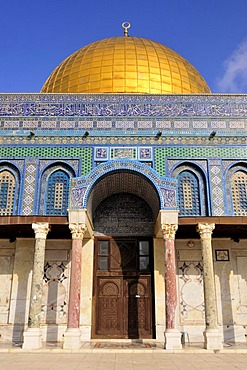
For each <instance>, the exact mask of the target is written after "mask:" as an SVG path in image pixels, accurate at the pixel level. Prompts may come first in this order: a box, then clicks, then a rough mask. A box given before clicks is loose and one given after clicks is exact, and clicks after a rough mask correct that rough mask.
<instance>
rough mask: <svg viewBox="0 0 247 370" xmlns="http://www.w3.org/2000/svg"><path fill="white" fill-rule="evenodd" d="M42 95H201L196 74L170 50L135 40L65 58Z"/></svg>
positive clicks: (107, 42)
mask: <svg viewBox="0 0 247 370" xmlns="http://www.w3.org/2000/svg"><path fill="white" fill-rule="evenodd" d="M41 92H42V93H149V94H197V93H199V94H203V93H210V92H211V91H210V89H209V87H208V85H207V83H206V82H205V80H204V79H203V78H202V76H201V75H200V73H199V72H198V71H197V70H196V69H195V68H194V67H193V66H192V65H191V64H190V63H189V62H188V61H187V60H186V59H184V58H183V57H181V56H180V55H179V54H178V53H176V52H175V51H173V50H171V49H170V48H168V47H166V46H164V45H162V44H159V43H158V42H154V41H151V40H148V39H144V38H139V37H126V36H123V37H112V38H107V39H103V40H100V41H96V42H93V43H92V44H89V45H87V46H85V47H83V48H82V49H80V50H78V51H76V52H75V53H73V54H72V55H70V56H69V57H68V58H67V59H65V60H64V61H63V62H62V63H61V64H60V65H59V66H58V67H57V68H56V69H55V70H54V71H53V72H52V74H51V75H50V77H49V78H48V79H47V81H46V82H45V84H44V86H43V87H42V90H41Z"/></svg>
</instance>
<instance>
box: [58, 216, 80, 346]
mask: <svg viewBox="0 0 247 370" xmlns="http://www.w3.org/2000/svg"><path fill="white" fill-rule="evenodd" d="M69 228H70V231H71V234H72V257H71V270H70V289H69V306H68V324H67V329H66V332H65V334H64V345H63V348H65V349H78V348H80V337H81V331H80V303H81V300H80V297H81V252H82V241H83V237H84V234H85V232H86V224H84V223H70V224H69Z"/></svg>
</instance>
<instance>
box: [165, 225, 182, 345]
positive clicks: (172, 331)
mask: <svg viewBox="0 0 247 370" xmlns="http://www.w3.org/2000/svg"><path fill="white" fill-rule="evenodd" d="M176 230H177V224H163V225H162V231H163V237H164V240H165V300H166V330H165V348H166V349H181V347H182V345H181V334H180V332H179V331H178V330H177V329H176V309H177V302H178V301H177V283H176V255H175V243H174V241H175V233H176Z"/></svg>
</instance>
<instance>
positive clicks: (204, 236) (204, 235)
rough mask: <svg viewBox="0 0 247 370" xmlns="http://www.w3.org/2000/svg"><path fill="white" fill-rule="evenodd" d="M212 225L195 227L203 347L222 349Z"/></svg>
mask: <svg viewBox="0 0 247 370" xmlns="http://www.w3.org/2000/svg"><path fill="white" fill-rule="evenodd" d="M214 227H215V225H214V224H207V223H205V224H201V223H199V224H198V225H197V231H198V233H199V234H200V238H201V246H202V258H203V284H204V300H205V319H206V330H205V332H204V346H205V348H207V349H221V348H223V338H222V333H221V332H220V331H219V327H218V315H217V306H216V290H215V278H214V267H213V253H212V245H211V235H212V232H213V230H214Z"/></svg>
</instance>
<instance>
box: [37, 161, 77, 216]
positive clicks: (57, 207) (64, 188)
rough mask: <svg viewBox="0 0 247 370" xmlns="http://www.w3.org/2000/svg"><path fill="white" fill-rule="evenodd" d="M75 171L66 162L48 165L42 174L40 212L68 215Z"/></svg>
mask: <svg viewBox="0 0 247 370" xmlns="http://www.w3.org/2000/svg"><path fill="white" fill-rule="evenodd" d="M74 176H75V173H74V171H73V169H72V168H70V167H69V166H68V165H66V164H64V163H56V164H53V165H52V166H49V167H47V168H46V169H45V170H44V172H43V174H42V176H41V191H40V193H41V197H40V198H41V201H40V207H39V213H40V214H44V215H52V216H65V215H67V209H68V200H69V182H70V179H71V178H72V177H74Z"/></svg>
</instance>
